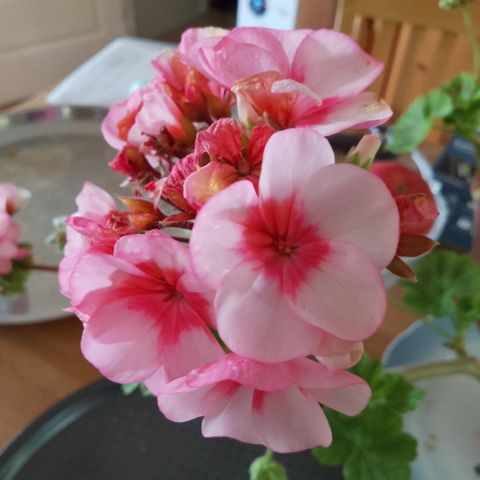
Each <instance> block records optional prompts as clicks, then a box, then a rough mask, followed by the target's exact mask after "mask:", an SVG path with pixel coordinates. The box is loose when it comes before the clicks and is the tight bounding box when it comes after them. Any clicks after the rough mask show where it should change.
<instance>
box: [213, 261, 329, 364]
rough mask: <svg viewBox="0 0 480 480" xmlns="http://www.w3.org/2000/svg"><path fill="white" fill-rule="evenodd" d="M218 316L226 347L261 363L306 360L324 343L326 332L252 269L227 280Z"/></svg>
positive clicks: (220, 293)
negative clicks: (306, 317) (310, 322)
mask: <svg viewBox="0 0 480 480" xmlns="http://www.w3.org/2000/svg"><path fill="white" fill-rule="evenodd" d="M215 312H216V319H217V325H218V332H219V334H220V337H221V338H222V340H223V341H224V342H225V343H226V345H227V346H228V347H229V348H230V349H231V350H232V351H233V352H235V353H237V354H238V355H241V356H244V357H248V358H251V359H253V360H257V361H259V362H271V363H273V362H282V361H285V360H290V359H292V358H297V357H302V356H306V355H309V354H311V353H315V352H316V351H317V348H318V345H319V343H320V342H321V338H322V332H321V331H319V330H318V329H317V328H315V327H314V326H313V324H309V323H307V322H305V321H304V320H303V318H302V316H301V315H299V314H298V313H295V311H294V310H292V308H290V307H289V303H288V301H287V299H286V298H285V297H284V295H283V294H282V293H281V292H280V290H279V288H278V287H277V285H276V283H275V282H274V281H272V280H271V279H269V278H267V277H265V276H264V275H263V274H261V273H258V272H255V271H254V270H252V269H251V268H250V267H248V266H237V267H235V268H234V269H232V271H231V272H230V273H229V274H228V275H227V276H226V277H225V278H224V279H223V281H222V282H221V284H220V287H219V289H218V292H217V295H216V297H215ZM301 313H303V312H301ZM312 323H313V322H312Z"/></svg>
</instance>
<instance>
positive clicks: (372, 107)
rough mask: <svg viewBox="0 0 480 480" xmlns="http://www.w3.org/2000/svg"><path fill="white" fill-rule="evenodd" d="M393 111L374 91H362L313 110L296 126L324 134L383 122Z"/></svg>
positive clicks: (373, 125) (367, 126)
mask: <svg viewBox="0 0 480 480" xmlns="http://www.w3.org/2000/svg"><path fill="white" fill-rule="evenodd" d="M392 114H393V112H392V109H391V108H390V107H389V106H388V104H387V103H386V102H385V101H383V100H381V99H379V98H378V97H377V96H376V95H375V94H374V93H371V92H362V93H359V94H358V95H356V96H354V97H350V98H347V99H346V100H343V101H341V102H339V103H333V104H331V105H330V106H328V107H327V106H326V105H324V108H323V109H321V110H319V111H318V112H313V113H312V114H311V115H309V116H305V117H303V118H301V119H299V120H298V121H297V124H296V125H297V126H299V127H300V126H306V127H307V126H310V127H314V128H315V130H316V131H317V132H318V133H320V134H322V135H325V136H328V135H333V134H334V133H338V132H340V131H342V130H346V129H348V128H370V127H375V126H377V125H381V124H383V123H385V122H386V121H387V120H388V119H389V118H390V117H391V116H392Z"/></svg>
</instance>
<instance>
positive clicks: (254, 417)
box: [157, 354, 370, 453]
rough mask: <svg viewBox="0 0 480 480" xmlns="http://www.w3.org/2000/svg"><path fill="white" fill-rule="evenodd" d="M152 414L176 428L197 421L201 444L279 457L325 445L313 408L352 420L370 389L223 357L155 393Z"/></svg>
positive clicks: (325, 432) (316, 369)
mask: <svg viewBox="0 0 480 480" xmlns="http://www.w3.org/2000/svg"><path fill="white" fill-rule="evenodd" d="M157 399H158V405H159V408H160V410H161V411H162V412H163V413H164V414H165V416H166V417H167V418H168V419H170V420H173V421H176V422H185V421H188V420H191V419H193V418H196V417H204V418H203V423H202V433H203V435H204V436H205V437H220V436H222V437H223V436H225V437H231V438H234V439H237V440H240V441H242V442H246V443H254V444H261V445H265V446H266V447H268V448H271V449H272V450H274V451H277V452H281V453H289V452H297V451H300V450H306V449H309V448H313V447H317V446H319V445H322V446H325V447H326V446H329V445H330V443H331V441H332V433H331V430H330V426H329V424H328V421H327V419H326V417H325V414H324V413H323V411H322V408H321V406H320V405H319V403H320V404H321V405H325V406H327V407H330V408H333V409H334V410H337V411H339V412H342V413H344V414H346V415H356V414H358V413H359V412H360V411H361V410H362V409H363V408H364V407H365V406H366V405H367V403H368V401H369V399H370V388H369V387H368V385H367V384H366V383H365V382H364V381H363V380H362V379H360V378H359V377H356V376H355V375H353V374H351V373H348V372H331V371H329V370H328V369H327V368H325V367H324V366H322V365H321V364H320V363H317V362H314V361H311V360H308V359H297V360H290V361H288V362H283V363H276V364H265V363H260V362H256V361H253V360H248V359H246V358H242V357H240V356H238V355H235V354H229V355H226V356H225V357H224V358H222V359H221V360H219V361H218V362H216V363H212V364H210V365H206V366H204V367H201V368H198V369H197V370H194V371H192V372H190V373H189V374H188V375H186V376H185V377H183V378H179V379H177V380H175V381H173V382H172V383H170V384H169V385H167V386H165V387H162V388H160V392H159V394H158V396H157Z"/></svg>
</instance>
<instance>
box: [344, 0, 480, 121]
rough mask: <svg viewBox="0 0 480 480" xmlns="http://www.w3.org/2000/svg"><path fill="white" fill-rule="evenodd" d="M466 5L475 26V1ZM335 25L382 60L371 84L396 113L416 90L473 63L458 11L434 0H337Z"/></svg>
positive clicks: (479, 12)
mask: <svg viewBox="0 0 480 480" xmlns="http://www.w3.org/2000/svg"><path fill="white" fill-rule="evenodd" d="M468 8H469V11H470V12H471V14H472V16H473V19H474V23H475V24H476V25H477V26H480V2H472V3H471V4H469V6H468ZM335 28H336V29H337V30H341V31H342V32H345V33H347V34H349V35H351V36H353V37H354V38H355V39H356V40H357V41H358V42H359V43H360V45H361V46H362V47H363V48H364V49H365V50H366V51H367V52H368V53H370V54H371V55H373V56H374V57H375V58H377V59H379V60H380V61H382V62H384V63H385V70H384V73H383V75H382V76H381V77H380V78H379V79H378V80H377V81H376V82H375V84H374V85H373V88H372V89H373V90H374V91H376V92H377V93H378V94H379V95H380V96H382V97H384V98H385V99H386V100H387V102H388V103H390V104H391V105H392V106H393V109H394V112H396V113H401V112H403V111H404V110H405V108H406V107H407V106H408V105H409V104H410V103H411V101H412V100H414V99H415V97H416V96H418V95H420V94H423V93H425V92H427V91H428V90H430V89H432V88H434V87H437V86H439V85H441V84H442V83H443V82H445V81H447V80H449V79H451V78H453V77H454V76H455V75H457V74H458V73H460V72H461V71H471V69H472V65H471V62H472V61H471V48H470V44H469V41H468V38H467V36H466V34H465V27H464V24H463V19H462V14H461V12H460V11H459V10H454V11H445V10H441V9H440V8H439V7H438V0H338V4H337V11H336V16H335Z"/></svg>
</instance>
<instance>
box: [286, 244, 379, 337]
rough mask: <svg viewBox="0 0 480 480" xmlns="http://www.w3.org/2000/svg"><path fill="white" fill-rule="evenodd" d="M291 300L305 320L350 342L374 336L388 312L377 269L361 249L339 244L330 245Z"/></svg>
mask: <svg viewBox="0 0 480 480" xmlns="http://www.w3.org/2000/svg"><path fill="white" fill-rule="evenodd" d="M289 301H290V303H291V305H292V307H293V308H295V310H296V311H297V313H298V315H300V316H301V317H302V318H304V319H305V320H306V321H308V322H310V323H311V324H312V325H315V326H316V327H318V328H321V329H322V330H325V331H326V332H328V333H330V334H332V335H334V336H336V337H338V338H340V339H342V340H349V341H359V340H363V339H365V338H367V337H369V336H370V335H372V334H373V332H374V331H375V330H376V329H377V328H378V326H379V325H380V323H381V322H382V320H383V316H384V314H385V309H386V297H385V290H384V287H383V280H382V277H381V275H380V272H379V270H378V268H377V267H376V266H375V264H374V263H373V262H372V260H371V259H370V258H369V257H368V256H367V255H366V254H365V253H363V252H362V251H361V250H360V249H358V248H357V247H355V246H354V245H352V244H348V243H343V242H338V241H331V242H329V251H328V254H327V255H326V256H325V258H324V259H323V260H322V261H321V262H320V263H319V264H318V265H317V266H316V267H315V268H312V269H310V270H309V272H308V279H307V280H306V281H305V282H302V283H301V285H299V287H298V290H297V291H296V292H295V296H294V298H289Z"/></svg>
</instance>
